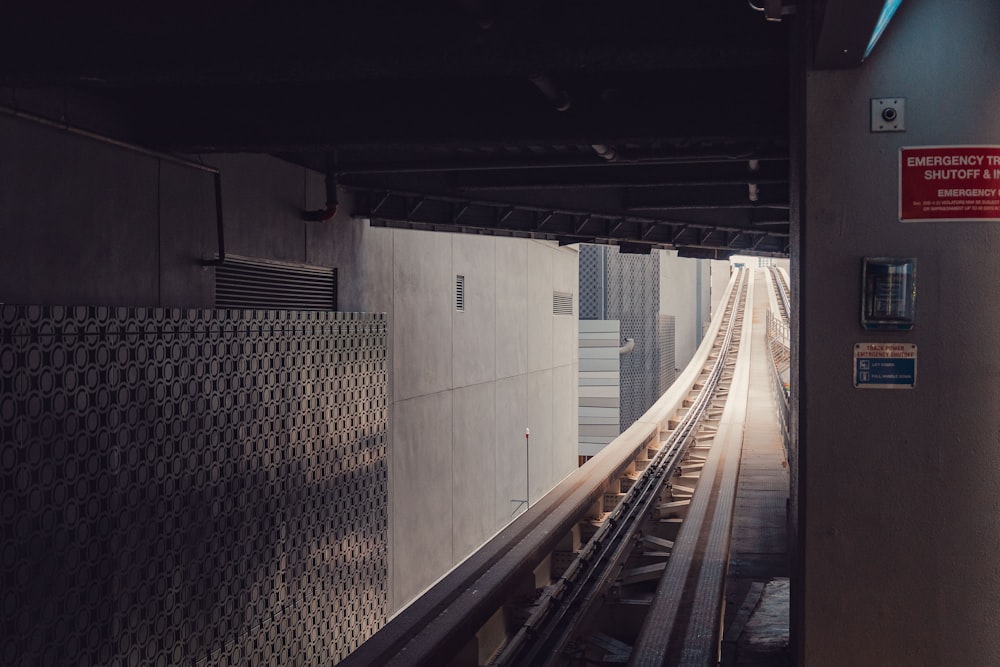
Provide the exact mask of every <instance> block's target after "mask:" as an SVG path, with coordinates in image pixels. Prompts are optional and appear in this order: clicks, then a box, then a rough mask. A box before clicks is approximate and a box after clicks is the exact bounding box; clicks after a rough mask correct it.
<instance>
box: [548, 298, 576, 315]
mask: <svg viewBox="0 0 1000 667" xmlns="http://www.w3.org/2000/svg"><path fill="white" fill-rule="evenodd" d="M552 314H553V315H572V314H573V294H572V293H571V292H553V293H552Z"/></svg>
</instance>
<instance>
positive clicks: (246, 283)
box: [215, 255, 337, 310]
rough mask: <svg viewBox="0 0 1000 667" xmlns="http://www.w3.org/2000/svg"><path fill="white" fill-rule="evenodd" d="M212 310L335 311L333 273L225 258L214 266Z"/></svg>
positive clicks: (282, 264) (298, 266) (301, 266)
mask: <svg viewBox="0 0 1000 667" xmlns="http://www.w3.org/2000/svg"><path fill="white" fill-rule="evenodd" d="M215 307H216V308H248V309H260V310H336V309H337V270H336V269H330V268H326V267H322V266H308V265H304V264H287V263H284V262H273V261H269V260H262V259H256V258H250V257H238V256H234V255H226V259H225V261H224V262H223V263H222V264H220V265H218V266H216V267H215Z"/></svg>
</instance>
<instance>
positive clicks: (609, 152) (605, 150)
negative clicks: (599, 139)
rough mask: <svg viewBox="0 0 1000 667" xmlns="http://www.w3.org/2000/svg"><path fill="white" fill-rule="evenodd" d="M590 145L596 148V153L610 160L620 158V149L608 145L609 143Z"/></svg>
mask: <svg viewBox="0 0 1000 667" xmlns="http://www.w3.org/2000/svg"><path fill="white" fill-rule="evenodd" d="M590 147H591V148H593V149H594V152H595V153H597V154H598V155H599V156H601V157H602V158H604V159H605V160H607V161H608V162H614V161H615V160H617V159H618V151H616V150H615V148H614V146H608V145H607V144H591V145H590Z"/></svg>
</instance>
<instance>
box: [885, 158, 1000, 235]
mask: <svg viewBox="0 0 1000 667" xmlns="http://www.w3.org/2000/svg"><path fill="white" fill-rule="evenodd" d="M899 219H900V221H902V222H923V221H930V220H994V221H1000V146H923V147H919V148H901V149H900V150H899Z"/></svg>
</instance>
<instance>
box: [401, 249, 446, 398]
mask: <svg viewBox="0 0 1000 667" xmlns="http://www.w3.org/2000/svg"><path fill="white" fill-rule="evenodd" d="M393 246H394V247H393V271H394V277H393V286H394V296H393V318H392V326H393V330H394V331H393V352H394V356H393V373H394V376H395V380H394V382H393V393H394V398H395V399H396V400H397V401H402V400H406V399H408V398H412V397H414V396H421V395H424V394H429V393H432V392H436V391H444V390H446V389H449V388H450V387H452V386H453V385H452V377H451V376H452V349H453V348H452V328H451V322H452V317H453V316H454V310H455V306H454V301H453V298H454V289H455V284H454V283H455V276H454V274H453V273H452V272H451V261H450V257H449V255H450V252H449V251H450V249H451V237H450V236H448V235H445V234H433V233H429V232H412V231H404V230H396V231H395V232H394V244H393ZM442 260H444V261H442Z"/></svg>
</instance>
